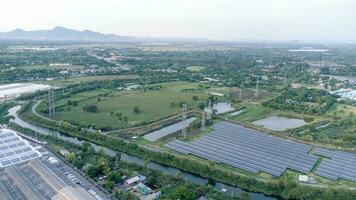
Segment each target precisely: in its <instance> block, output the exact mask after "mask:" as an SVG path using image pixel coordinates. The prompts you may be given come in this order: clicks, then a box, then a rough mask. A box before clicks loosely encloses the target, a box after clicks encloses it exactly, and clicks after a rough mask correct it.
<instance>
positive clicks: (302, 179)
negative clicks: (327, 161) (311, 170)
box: [298, 175, 309, 183]
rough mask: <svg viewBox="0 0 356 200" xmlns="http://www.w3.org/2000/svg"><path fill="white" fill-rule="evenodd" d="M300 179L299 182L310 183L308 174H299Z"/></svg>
mask: <svg viewBox="0 0 356 200" xmlns="http://www.w3.org/2000/svg"><path fill="white" fill-rule="evenodd" d="M298 180H299V182H302V183H308V182H309V177H308V176H307V175H299V176H298Z"/></svg>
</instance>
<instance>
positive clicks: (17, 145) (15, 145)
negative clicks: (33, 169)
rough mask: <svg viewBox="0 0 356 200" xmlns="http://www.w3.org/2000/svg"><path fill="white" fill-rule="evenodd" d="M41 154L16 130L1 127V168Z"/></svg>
mask: <svg viewBox="0 0 356 200" xmlns="http://www.w3.org/2000/svg"><path fill="white" fill-rule="evenodd" d="M41 156H42V155H41V153H40V152H39V151H37V150H36V149H35V148H34V147H33V146H32V145H30V143H29V142H28V141H27V140H24V139H22V138H21V137H20V136H18V135H17V134H16V133H15V132H14V131H12V130H9V129H0V168H3V167H8V166H11V165H16V164H19V163H22V162H26V161H28V160H32V159H35V158H39V157H41Z"/></svg>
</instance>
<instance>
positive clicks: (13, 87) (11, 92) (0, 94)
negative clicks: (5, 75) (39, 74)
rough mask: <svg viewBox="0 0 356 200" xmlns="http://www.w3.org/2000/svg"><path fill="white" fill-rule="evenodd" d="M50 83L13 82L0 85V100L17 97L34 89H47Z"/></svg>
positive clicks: (34, 90)
mask: <svg viewBox="0 0 356 200" xmlns="http://www.w3.org/2000/svg"><path fill="white" fill-rule="evenodd" d="M50 88H51V86H50V85H44V84H35V83H13V84H7V85H0V101H3V100H8V99H12V98H16V97H19V96H20V95H22V94H29V93H33V92H36V91H41V90H48V89H50Z"/></svg>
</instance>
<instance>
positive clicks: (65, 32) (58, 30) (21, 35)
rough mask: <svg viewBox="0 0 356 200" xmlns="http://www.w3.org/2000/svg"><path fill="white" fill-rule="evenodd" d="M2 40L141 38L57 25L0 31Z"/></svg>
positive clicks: (111, 40) (133, 39)
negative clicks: (27, 29) (46, 27)
mask: <svg viewBox="0 0 356 200" xmlns="http://www.w3.org/2000/svg"><path fill="white" fill-rule="evenodd" d="M0 39H1V40H43V41H86V42H125V41H135V40H139V39H140V38H136V37H130V36H118V35H114V34H102V33H99V32H94V31H90V30H84V31H78V30H74V29H68V28H64V27H60V26H56V27H54V28H53V29H50V30H36V31H25V30H22V29H15V30H13V31H9V32H0Z"/></svg>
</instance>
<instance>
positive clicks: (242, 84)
mask: <svg viewBox="0 0 356 200" xmlns="http://www.w3.org/2000/svg"><path fill="white" fill-rule="evenodd" d="M243 87H244V82H243V81H242V82H241V85H240V93H239V97H240V99H242V88H243Z"/></svg>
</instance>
